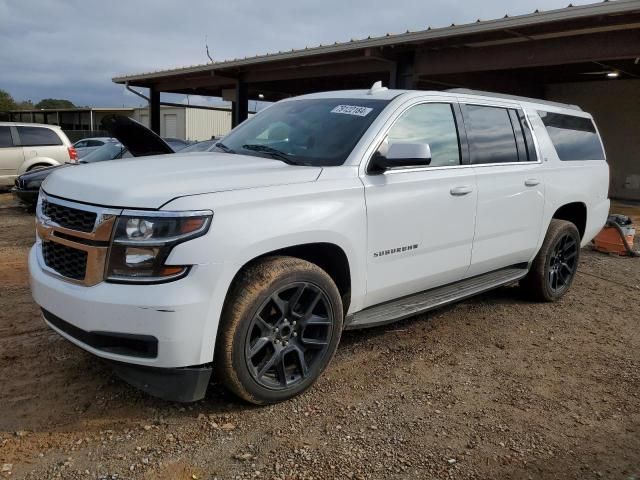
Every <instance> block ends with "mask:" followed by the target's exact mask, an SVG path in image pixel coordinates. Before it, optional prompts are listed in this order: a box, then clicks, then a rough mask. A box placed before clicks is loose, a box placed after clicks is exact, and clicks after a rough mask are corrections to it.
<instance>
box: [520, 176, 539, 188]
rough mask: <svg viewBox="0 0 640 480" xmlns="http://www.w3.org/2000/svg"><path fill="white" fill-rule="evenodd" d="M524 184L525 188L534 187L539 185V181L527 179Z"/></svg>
mask: <svg viewBox="0 0 640 480" xmlns="http://www.w3.org/2000/svg"><path fill="white" fill-rule="evenodd" d="M524 184H525V185H526V186H527V187H535V186H536V185H539V184H540V180H538V179H537V178H527V179H526V180H525V181H524Z"/></svg>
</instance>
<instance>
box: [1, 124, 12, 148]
mask: <svg viewBox="0 0 640 480" xmlns="http://www.w3.org/2000/svg"><path fill="white" fill-rule="evenodd" d="M2 147H13V140H12V139H11V130H10V129H9V127H0V148H2Z"/></svg>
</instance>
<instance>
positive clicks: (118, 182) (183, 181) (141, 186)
mask: <svg viewBox="0 0 640 480" xmlns="http://www.w3.org/2000/svg"><path fill="white" fill-rule="evenodd" d="M321 171H322V168H320V167H302V166H297V165H287V164H286V163H283V162H281V161H278V160H273V159H271V158H262V157H253V156H248V155H238V154H230V153H218V152H204V153H185V154H182V155H181V154H179V153H176V154H173V155H158V156H152V157H143V158H131V159H122V160H118V161H116V162H100V163H92V164H87V165H82V166H80V167H78V168H61V169H58V171H55V172H53V174H52V175H50V176H49V177H48V178H47V179H46V181H45V182H44V184H43V185H42V188H43V189H44V191H45V192H47V193H48V194H50V195H56V196H59V197H62V198H67V199H70V200H77V201H80V202H86V203H93V204H96V205H103V206H112V207H129V208H160V207H161V206H162V205H164V204H165V203H167V202H168V201H170V200H172V199H174V198H177V197H182V196H186V195H198V194H202V193H213V192H221V191H226V190H241V189H248V188H257V187H267V186H274V185H287V184H294V183H305V182H313V181H315V180H316V179H317V178H318V176H319V175H320V172H321Z"/></svg>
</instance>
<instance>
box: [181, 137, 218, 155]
mask: <svg viewBox="0 0 640 480" xmlns="http://www.w3.org/2000/svg"><path fill="white" fill-rule="evenodd" d="M217 142H218V140H205V141H203V142H198V143H194V144H193V145H189V146H188V147H186V148H183V149H182V150H181V153H188V152H207V151H209V149H210V148H211V147H213V146H214V145H215V144H216V143H217Z"/></svg>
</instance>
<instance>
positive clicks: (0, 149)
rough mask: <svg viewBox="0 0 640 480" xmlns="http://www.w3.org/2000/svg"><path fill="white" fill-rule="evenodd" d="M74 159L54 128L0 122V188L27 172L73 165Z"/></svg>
mask: <svg viewBox="0 0 640 480" xmlns="http://www.w3.org/2000/svg"><path fill="white" fill-rule="evenodd" d="M77 160H78V155H77V153H76V150H75V148H73V146H72V145H71V142H70V141H69V139H68V138H67V136H66V135H65V134H64V132H63V131H62V129H61V128H60V127H58V126H57V125H43V124H38V123H15V122H0V187H3V186H10V185H12V184H13V181H14V179H15V178H16V177H17V176H18V175H21V174H23V173H25V172H28V171H29V170H34V169H36V168H43V167H49V166H54V165H60V164H63V163H65V162H76V161H77Z"/></svg>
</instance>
